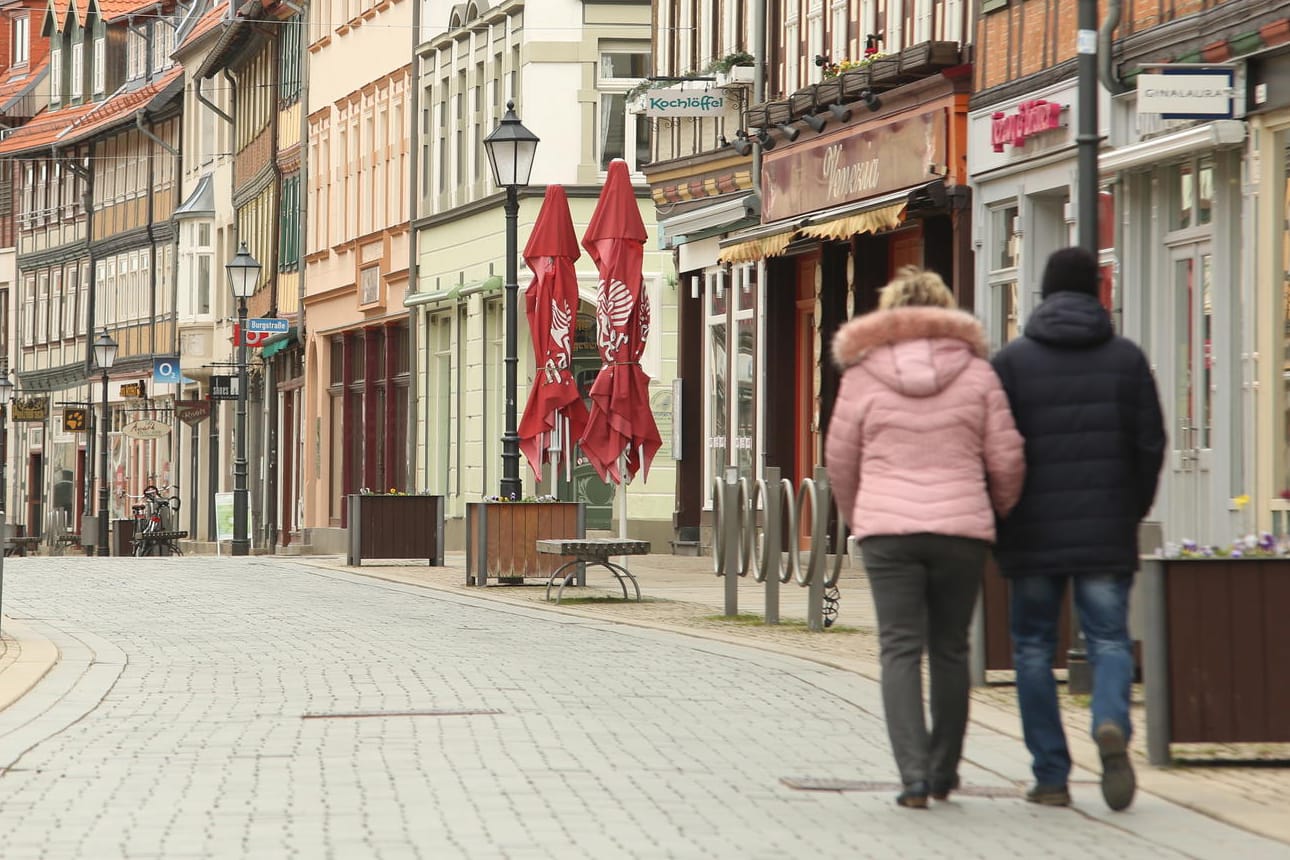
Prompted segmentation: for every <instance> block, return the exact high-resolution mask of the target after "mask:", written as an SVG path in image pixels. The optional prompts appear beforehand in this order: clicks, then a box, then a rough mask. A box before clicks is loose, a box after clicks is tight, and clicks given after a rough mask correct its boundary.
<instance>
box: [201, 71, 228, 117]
mask: <svg viewBox="0 0 1290 860" xmlns="http://www.w3.org/2000/svg"><path fill="white" fill-rule="evenodd" d="M225 74H228V73H227V71H226V72H225ZM203 80H210V79H209V78H202V79H200V80H198V81H197V86H195V87H193V95H195V96H197V101H199V102H201V103H202V104H204V105H206V107H208V108H210V109H211V110H213V111H214V112H215V115H216V116H218V117H219V118H220V119H222V120H224V122H226V123H228V124H229V125H232V124H233V117H231V116H229V115H228V114H226V113H224V110H223V109H222V108H221V107H220V106H219V105H217V104H215V102H213V101H211V100H210V99H208V98H206V96H205V95H203V94H202V81H203ZM229 92H230V93H231V92H232V91H231V90H230V91H229ZM230 98H231V95H230Z"/></svg>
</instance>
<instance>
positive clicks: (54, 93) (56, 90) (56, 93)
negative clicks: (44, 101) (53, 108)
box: [49, 48, 63, 105]
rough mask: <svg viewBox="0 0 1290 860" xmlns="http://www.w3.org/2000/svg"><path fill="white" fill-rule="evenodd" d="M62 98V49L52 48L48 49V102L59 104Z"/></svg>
mask: <svg viewBox="0 0 1290 860" xmlns="http://www.w3.org/2000/svg"><path fill="white" fill-rule="evenodd" d="M62 100H63V51H62V49H61V48H52V49H50V51H49V103H50V104H55V105H56V104H59V103H60V102H62Z"/></svg>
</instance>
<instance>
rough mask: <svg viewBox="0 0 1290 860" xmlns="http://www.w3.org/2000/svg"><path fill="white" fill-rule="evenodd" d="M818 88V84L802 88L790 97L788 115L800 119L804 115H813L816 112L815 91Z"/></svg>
mask: <svg viewBox="0 0 1290 860" xmlns="http://www.w3.org/2000/svg"><path fill="white" fill-rule="evenodd" d="M817 86H818V85H817V84H811V85H809V86H805V87H802V88H801V89H800V90H798V91H797V92H795V93H793V94H792V95H791V96H789V97H788V114H789V116H790V117H799V116H801V115H802V114H804V113H811V112H812V111H814V110H815V90H816V88H817Z"/></svg>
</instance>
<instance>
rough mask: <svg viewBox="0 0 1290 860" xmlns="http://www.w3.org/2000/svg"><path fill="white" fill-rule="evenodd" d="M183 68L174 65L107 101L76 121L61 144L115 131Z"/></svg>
mask: <svg viewBox="0 0 1290 860" xmlns="http://www.w3.org/2000/svg"><path fill="white" fill-rule="evenodd" d="M183 72H184V69H183V67H182V66H171V67H170V68H169V69H168V70H166V73H165V74H164V75H162V76H161V77H160V78H158V79H157V80H155V81H153V82H152V83H150V84H148V85H147V86H145V87H140V88H139V89H137V90H131V91H130V92H125V93H117V94H116V95H114V96H112V97H111V98H109V99H108V100H107V101H104V102H100V103H99V104H97V105H95V106H94V110H92V111H90V112H89V113H87V114H85V115H84V116H82V117H80V118H79V119H77V120H76V123H75V125H74V126H73V127H72V128H71V129H69V130H68V132H67V134H66V135H64V136H63V138H62V139H61V140H60V143H72V142H74V141H78V140H84V139H86V138H87V137H90V136H91V135H93V134H94V133H95V132H98V131H103V130H104V129H108V128H111V127H112V126H113V125H116V124H117V123H118V122H120V121H122V120H123V119H125V118H126V117H128V116H131V115H133V114H134V112H135V111H137V110H143V109H144V108H146V107H147V106H148V105H149V104H150V103H151V102H152V100H153V99H154V98H156V96H157V95H158V94H159V93H160V92H161V91H162V90H164V89H165V88H166V87H167V86H168V85H169V84H171V83H172V82H173V81H175V80H176V79H177V78H178V77H179V76H180V75H182V74H183Z"/></svg>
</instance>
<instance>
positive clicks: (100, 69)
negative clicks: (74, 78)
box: [91, 36, 107, 95]
mask: <svg viewBox="0 0 1290 860" xmlns="http://www.w3.org/2000/svg"><path fill="white" fill-rule="evenodd" d="M106 50H107V40H106V39H105V38H104V37H102V36H99V37H98V38H96V39H95V40H94V68H93V71H92V72H91V76H92V77H93V79H94V80H93V83H92V84H91V86H92V87H93V88H94V94H95V95H99V94H101V93H102V92H103V88H104V86H105V84H104V74H105V71H104V62H105V51H106Z"/></svg>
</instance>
